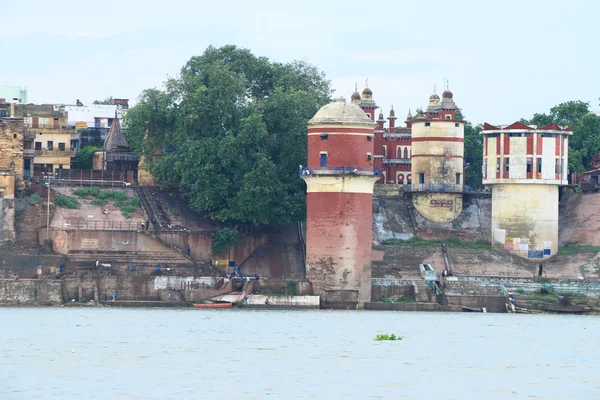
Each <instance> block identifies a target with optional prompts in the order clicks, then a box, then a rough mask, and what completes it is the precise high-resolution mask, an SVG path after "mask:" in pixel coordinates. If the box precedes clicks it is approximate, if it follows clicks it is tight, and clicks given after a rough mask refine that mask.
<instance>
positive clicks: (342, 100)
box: [337, 96, 346, 103]
mask: <svg viewBox="0 0 600 400" xmlns="http://www.w3.org/2000/svg"><path fill="white" fill-rule="evenodd" d="M337 102H338V103H345V102H346V99H345V98H344V96H340V98H339V99H337Z"/></svg>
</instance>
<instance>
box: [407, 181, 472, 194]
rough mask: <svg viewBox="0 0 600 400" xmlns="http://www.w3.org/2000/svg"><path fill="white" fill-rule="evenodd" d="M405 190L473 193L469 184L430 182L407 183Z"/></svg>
mask: <svg viewBox="0 0 600 400" xmlns="http://www.w3.org/2000/svg"><path fill="white" fill-rule="evenodd" d="M405 190H406V191H407V192H412V193H418V192H424V193H471V186H469V185H448V184H443V183H429V184H423V183H421V184H413V185H406V186H405Z"/></svg>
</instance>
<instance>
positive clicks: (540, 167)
mask: <svg viewBox="0 0 600 400" xmlns="http://www.w3.org/2000/svg"><path fill="white" fill-rule="evenodd" d="M537 172H538V174H541V173H542V159H541V158H538V168H537Z"/></svg>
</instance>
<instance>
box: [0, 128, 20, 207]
mask: <svg viewBox="0 0 600 400" xmlns="http://www.w3.org/2000/svg"><path fill="white" fill-rule="evenodd" d="M23 129H24V127H23V120H22V119H16V118H0V169H6V170H12V171H14V175H15V178H16V181H15V188H16V191H17V192H20V191H22V190H24V189H25V184H24V183H23ZM10 191H11V192H12V191H13V188H10ZM4 197H8V196H6V195H5V196H4Z"/></svg>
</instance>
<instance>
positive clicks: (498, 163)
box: [496, 158, 500, 174]
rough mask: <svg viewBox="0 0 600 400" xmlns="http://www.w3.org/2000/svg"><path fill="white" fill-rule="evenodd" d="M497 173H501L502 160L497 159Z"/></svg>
mask: <svg viewBox="0 0 600 400" xmlns="http://www.w3.org/2000/svg"><path fill="white" fill-rule="evenodd" d="M496 173H497V174H499V173H500V159H499V158H496Z"/></svg>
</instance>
